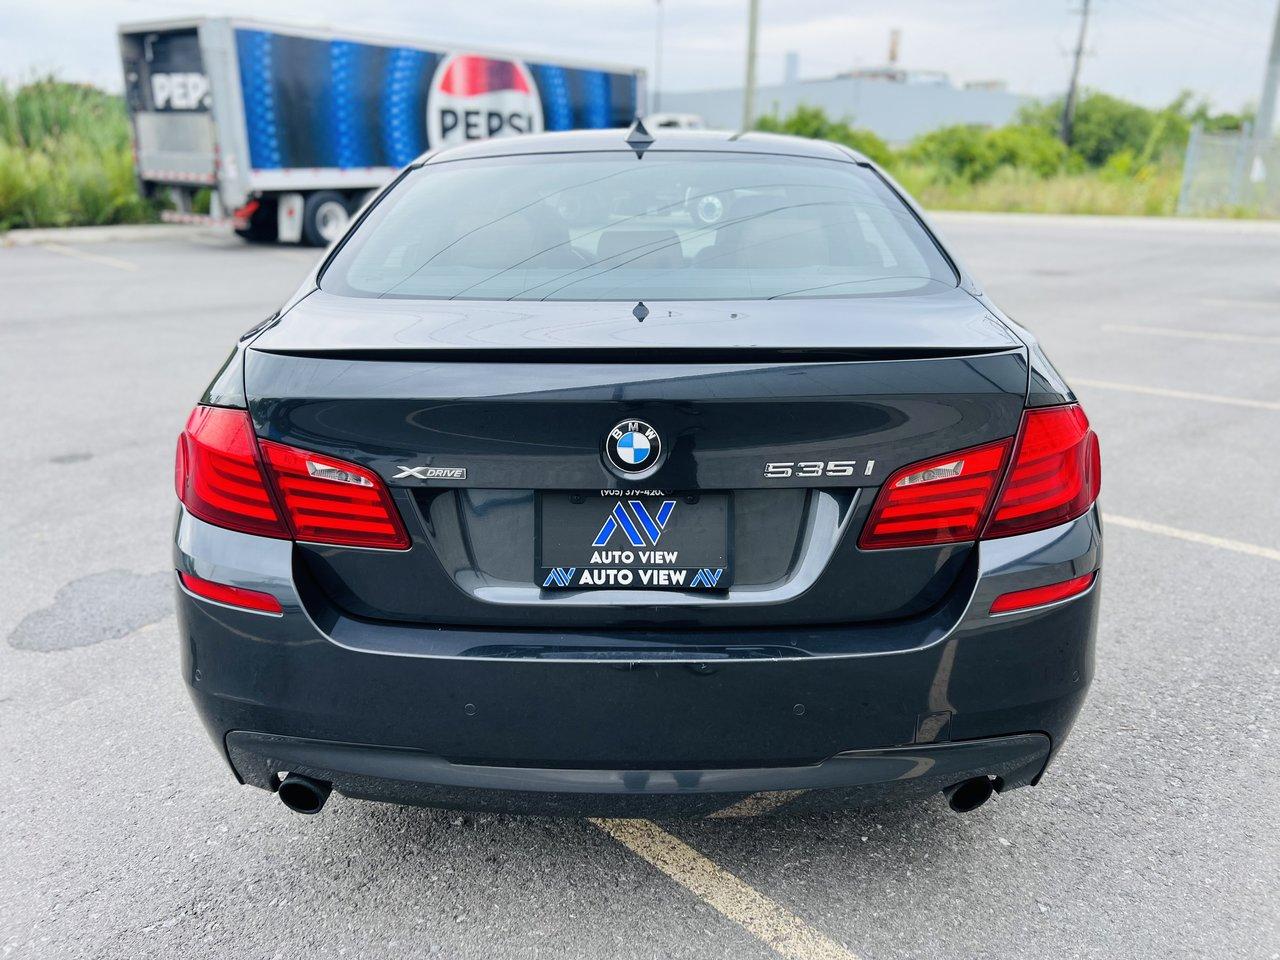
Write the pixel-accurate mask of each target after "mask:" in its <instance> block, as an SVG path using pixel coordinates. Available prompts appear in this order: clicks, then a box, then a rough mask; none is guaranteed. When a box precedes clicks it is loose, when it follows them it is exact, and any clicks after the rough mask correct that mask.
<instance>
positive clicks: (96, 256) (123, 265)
mask: <svg viewBox="0 0 1280 960" xmlns="http://www.w3.org/2000/svg"><path fill="white" fill-rule="evenodd" d="M40 249H41V250H48V251H49V252H50V253H60V254H62V255H63V256H64V257H74V258H75V259H77V260H86V261H88V262H89V263H97V264H101V265H102V266H104V267H114V268H115V269H117V270H125V271H128V272H129V273H136V272H137V271H138V270H141V269H142V268H141V267H139V266H138V265H137V264H136V263H131V262H129V261H128V260H120V259H118V258H117V257H109V256H107V255H106V254H105V253H88V252H87V251H85V250H77V249H76V248H75V247H67V246H63V245H62V244H60V243H42V244H40Z"/></svg>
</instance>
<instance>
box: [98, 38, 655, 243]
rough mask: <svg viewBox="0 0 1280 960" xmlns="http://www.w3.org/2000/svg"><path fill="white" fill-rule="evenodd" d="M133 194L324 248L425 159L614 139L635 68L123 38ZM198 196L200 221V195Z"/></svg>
mask: <svg viewBox="0 0 1280 960" xmlns="http://www.w3.org/2000/svg"><path fill="white" fill-rule="evenodd" d="M119 36H120V53H121V59H122V62H123V67H124V86H125V100H126V103H127V107H128V111H129V117H130V122H131V125H132V128H133V138H134V153H135V160H136V167H137V174H138V180H139V184H140V187H141V189H142V191H143V193H144V194H145V195H147V196H154V195H157V194H160V193H167V194H168V196H169V197H170V199H171V200H172V206H173V208H174V209H172V210H168V211H166V213H165V215H164V216H165V217H166V219H176V220H188V221H198V220H202V219H205V218H206V217H207V218H208V219H209V220H211V221H224V220H227V219H230V220H231V222H232V224H233V226H234V228H235V231H236V232H237V233H238V234H239V235H240V236H242V237H244V238H245V239H246V240H253V241H264V242H270V241H278V242H283V243H303V244H309V245H313V246H323V245H325V244H328V243H330V242H331V241H333V240H334V239H336V238H337V237H339V236H341V235H342V233H343V232H344V231H345V229H346V227H347V223H348V222H349V220H350V218H351V216H352V214H353V213H354V212H355V211H356V210H357V209H359V207H360V206H361V204H362V203H363V202H364V200H365V198H366V197H367V196H368V195H369V194H370V192H371V191H373V190H375V189H377V188H379V187H381V186H382V185H383V184H385V183H386V182H387V181H388V180H390V179H391V177H392V176H393V175H394V174H395V173H396V171H397V170H399V169H400V168H401V167H403V166H405V165H406V164H408V163H410V162H412V161H413V160H414V159H415V158H416V157H418V156H419V155H421V154H423V153H425V152H426V151H428V150H431V149H433V148H436V147H442V146H451V145H453V144H458V143H463V142H466V141H469V140H482V139H485V138H488V137H506V136H517V135H519V134H523V133H538V132H542V131H551V130H574V129H590V128H604V127H625V126H627V125H629V124H630V123H631V122H632V120H633V119H634V118H635V116H636V115H637V114H638V113H639V112H640V105H641V104H643V103H644V96H645V90H644V84H645V77H644V72H643V71H642V70H640V69H639V68H637V67H629V66H617V65H607V64H599V63H588V62H579V61H573V62H570V61H567V60H562V59H559V58H556V59H554V60H552V59H549V58H546V57H537V56H524V55H521V54H517V53H512V52H509V51H497V50H485V49H479V48H473V47H468V48H465V49H449V48H446V47H445V46H443V45H438V44H431V43H420V42H417V41H413V40H408V39H405V38H401V37H385V36H381V37H380V36H374V35H369V34H360V33H351V32H345V31H342V32H339V31H334V30H330V29H328V28H318V27H317V28H310V27H308V28H302V27H293V26H283V25H280V24H273V23H264V22H262V21H257V20H250V19H238V18H227V17H199V18H189V19H175V20H163V21H150V22H146V23H130V24H125V25H123V26H121V27H120V31H119ZM204 190H208V191H209V205H208V213H207V214H206V213H204V212H203V209H200V210H199V212H197V208H198V207H201V208H202V206H203V205H202V204H199V203H198V199H197V198H198V196H199V195H200V193H201V192H202V191H204Z"/></svg>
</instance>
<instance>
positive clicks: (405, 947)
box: [0, 215, 1280, 960]
mask: <svg viewBox="0 0 1280 960" xmlns="http://www.w3.org/2000/svg"><path fill="white" fill-rule="evenodd" d="M939 222H940V224H941V226H942V228H943V231H944V232H945V234H946V236H947V238H948V239H949V240H950V241H951V242H952V243H953V244H954V246H955V247H956V249H957V250H958V251H959V252H960V254H961V255H962V257H963V258H964V259H966V260H967V262H968V263H969V265H970V266H971V267H972V268H973V269H974V270H975V272H976V273H977V274H978V275H979V276H980V277H981V278H982V279H983V280H984V281H985V283H986V284H987V287H988V289H989V290H990V291H991V292H992V293H993V294H994V295H995V297H996V298H997V299H998V300H999V301H1000V303H1001V304H1002V305H1003V306H1004V307H1005V309H1006V310H1008V311H1009V312H1010V313H1011V314H1012V315H1013V316H1014V317H1015V318H1017V319H1019V320H1020V321H1022V322H1024V323H1026V324H1027V325H1029V326H1031V327H1032V328H1034V329H1035V330H1036V331H1037V333H1038V334H1039V335H1040V336H1041V338H1042V340H1043V341H1044V343H1045V344H1046V346H1047V348H1048V349H1049V351H1050V355H1051V356H1052V357H1053V359H1054V360H1055V362H1056V363H1057V364H1058V365H1059V367H1060V368H1061V369H1062V370H1063V371H1064V372H1065V373H1066V374H1067V376H1068V378H1069V379H1071V380H1072V382H1073V383H1074V384H1075V386H1076V389H1077V391H1078V393H1079V394H1080V396H1081V397H1082V399H1083V401H1084V403H1085V405H1086V409H1087V410H1088V412H1089V415H1090V417H1091V419H1092V420H1093V422H1094V424H1095V426H1096V427H1097V429H1098V431H1099V433H1100V434H1101V436H1102V442H1103V457H1104V480H1103V494H1102V504H1103V509H1104V512H1105V514H1106V516H1107V524H1106V528H1107V529H1106V533H1107V538H1108V540H1107V557H1106V564H1105V566H1106V571H1107V573H1106V587H1105V593H1104V599H1103V611H1102V622H1101V627H1100V633H1099V646H1098V660H1099V668H1098V675H1097V679H1096V681H1095V684H1094V687H1093V692H1092V695H1091V699H1090V701H1089V702H1088V704H1087V706H1086V708H1085V711H1084V713H1083V715H1082V717H1081V719H1080V722H1079V723H1078V725H1077V727H1076V729H1075V732H1074V734H1073V738H1072V740H1071V741H1070V742H1069V743H1068V745H1067V747H1066V748H1065V749H1064V751H1063V752H1062V755H1061V757H1060V760H1059V762H1058V763H1057V764H1056V766H1055V767H1054V768H1052V769H1051V771H1050V773H1049V774H1048V775H1047V776H1046V778H1045V780H1044V782H1043V784H1042V785H1041V786H1039V787H1036V788H1032V789H1027V790H1018V791H1015V792H1012V793H1009V794H1007V795H1005V796H1002V797H997V798H996V799H995V800H994V801H993V802H992V803H989V804H988V805H986V806H985V807H983V808H981V809H980V810H979V811H977V812H975V813H973V814H970V815H967V816H959V815H956V814H953V813H951V812H950V811H949V810H948V809H947V808H946V805H945V803H944V801H943V800H942V798H941V797H938V798H935V799H932V800H929V801H927V802H924V803H916V804H911V805H905V806H898V807H889V808H882V809H873V810H864V811H851V812H845V813H839V814H831V815H822V816H806V817H791V818H788V817H771V818H766V819H733V818H724V819H709V820H700V821H683V822H681V821H673V822H662V823H660V824H650V823H648V822H602V823H592V822H588V821H582V820H541V819H526V818H511V817H501V816H481V815H474V814H458V813H451V812H439V811H430V810H421V809H407V808H397V807H390V806H382V805H376V804H371V803H365V802H360V801H354V800H348V799H345V798H342V797H337V796H335V797H334V798H333V800H332V801H331V802H330V804H329V805H328V806H327V807H326V809H325V810H324V812H323V814H322V815H321V816H318V817H313V818H304V817H299V816H297V815H294V814H291V813H290V812H288V811H287V810H286V809H285V808H284V807H283V806H282V805H281V804H279V803H278V802H277V801H275V800H274V799H273V798H271V797H270V796H269V795H267V794H266V793H263V792H260V791H256V790H252V789H250V788H242V787H238V786H236V785H235V783H234V781H233V780H232V778H231V776H230V775H229V773H228V772H227V770H226V769H225V767H224V765H223V763H222V761H221V760H220V759H219V758H218V756H217V755H216V754H215V752H214V749H213V747H212V746H211V744H210V743H209V742H208V740H207V738H206V736H205V734H204V731H203V730H202V729H201V728H200V726H199V724H198V722H197V721H196V718H195V716H194V714H193V713H192V711H191V710H190V709H189V707H188V702H187V697H186V693H185V691H184V689H183V685H182V682H181V680H180V678H179V675H178V653H177V639H176V627H175V622H174V619H173V616H172V614H171V612H170V605H171V598H170V591H171V576H172V564H171V561H170V547H169V526H170V522H171V518H172V512H173V489H172V487H173V484H172V466H171V464H172V453H173V442H174V437H175V436H176V434H177V432H178V430H179V429H180V428H181V425H182V422H183V420H184V418H185V416H186V414H187V412H188V411H189V409H190V407H191V405H192V404H193V402H194V401H195V400H196V399H197V397H198V396H199V394H200V391H201V390H202V388H203V387H204V385H205V384H206V383H207V381H208V379H209V377H210V376H211V374H212V373H213V371H214V370H215V369H216V367H217V365H218V364H219V362H220V361H221V360H222V358H223V357H224V356H225V354H226V352H227V351H228V349H229V347H230V345H231V343H232V342H233V340H234V338H235V337H236V336H237V335H238V334H239V333H240V332H242V331H243V330H245V329H246V328H248V327H249V326H251V325H252V324H253V323H255V322H256V321H258V320H259V319H261V318H262V317H264V316H266V315H267V314H268V313H269V312H270V311H271V310H272V309H273V308H274V306H275V305H276V304H277V303H278V301H279V300H281V299H282V298H283V297H284V296H285V295H287V294H288V293H289V292H290V291H291V290H292V288H293V286H294V285H295V284H296V282H297V281H298V279H299V278H300V277H301V276H302V274H303V273H304V272H305V270H306V267H307V264H308V262H310V261H311V259H312V258H313V256H314V254H313V253H312V252H308V251H302V250H298V249H286V248H272V247H249V246H244V245H241V244H240V243H239V242H238V241H235V240H234V239H232V238H230V237H222V236H217V235H208V236H195V235H192V234H189V233H183V234H181V235H180V236H175V238H174V239H173V240H165V239H155V238H152V239H142V240H137V241H133V242H101V243H94V244H66V243H60V242H58V241H56V240H54V241H51V242H50V243H47V244H36V245H32V246H24V247H16V248H8V249H4V248H0V389H2V390H3V394H2V395H3V399H4V405H3V415H2V416H0V431H2V432H0V441H2V442H0V489H2V490H3V494H0V503H2V504H3V510H0V531H2V533H0V585H2V589H0V638H3V642H0V782H2V783H3V785H4V787H3V789H2V790H0V824H3V829H0V865H2V866H0V957H13V958H27V957H41V958H43V957H51V958H52V957H57V958H65V957H131V958H133V957H159V956H181V957H253V958H258V957H275V956H279V957H301V956H310V957H330V956H333V957H338V956H349V957H374V956H394V957H440V958H450V960H451V958H486V960H488V958H496V957H520V958H534V957H537V958H560V957H573V958H607V957H623V958H667V957H673V958H674V957H690V958H692V957H697V958H707V957H734V958H753V957H773V956H779V955H781V956H785V957H791V958H802V960H830V958H844V960H847V958H849V957H861V958H867V960H890V958H976V957H1001V958H1022V957H1027V958H1040V957H1053V958H1074V957H1091V958H1092V957H1108V958H1111V957H1114V958H1147V957H1151V958H1155V957H1160V958H1166V957H1223V958H1233V960H1237V958H1239V960H1252V958H1272V960H1274V958H1277V957H1280V749H1278V745H1280V744H1278V741H1280V736H1278V734H1280V729H1278V728H1280V722H1278V721H1277V716H1278V715H1280V602H1278V596H1280V479H1278V478H1280V225H1277V224H1271V225H1266V224H1263V225H1255V224H1248V223H1244V224H1233V223H1183V222H1176V223H1167V222H1165V223H1162V222H1155V221H1152V222H1140V223H1132V222H1123V221H1117V222H1110V223H1108V222H1102V223H1100V222H1098V221H1094V220H1089V219H1081V220H1074V221H1073V220H1066V219H1060V218H1004V217H994V218H986V217H979V216H964V215H960V216H950V217H945V218H940V221H939Z"/></svg>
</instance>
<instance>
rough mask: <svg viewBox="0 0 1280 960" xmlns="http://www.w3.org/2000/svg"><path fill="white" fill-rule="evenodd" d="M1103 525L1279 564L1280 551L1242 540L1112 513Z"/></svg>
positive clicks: (1106, 517) (1105, 517)
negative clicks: (1151, 534)
mask: <svg viewBox="0 0 1280 960" xmlns="http://www.w3.org/2000/svg"><path fill="white" fill-rule="evenodd" d="M1102 520H1103V522H1104V523H1113V524H1115V525H1116V526H1117V527H1128V528H1130V529H1131V530H1141V531H1143V532H1144V533H1156V534H1159V535H1160V536H1163V537H1176V538H1177V539H1179V540H1186V541H1188V542H1189V543H1200V544H1204V545H1205V546H1207V547H1218V548H1220V549H1222V550H1234V551H1235V552H1236V553H1243V554H1246V555H1247V556H1250V557H1261V558H1262V559H1264V560H1275V561H1277V562H1280V550H1277V549H1275V548H1274V547H1260V546H1258V545H1257V544H1256V543H1245V542H1244V541H1243V540H1229V539H1227V538H1226V537H1215V536H1214V535H1213V534H1210V533H1198V532H1197V531H1195V530H1183V529H1182V528H1180V527H1169V526H1165V525H1164V524H1163V523H1152V522H1151V521H1149V520H1137V519H1135V518H1134V517H1121V516H1117V515H1116V514H1114V513H1104V514H1103V515H1102Z"/></svg>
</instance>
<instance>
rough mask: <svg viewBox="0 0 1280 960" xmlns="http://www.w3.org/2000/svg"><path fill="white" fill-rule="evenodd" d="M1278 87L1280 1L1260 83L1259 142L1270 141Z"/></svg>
mask: <svg viewBox="0 0 1280 960" xmlns="http://www.w3.org/2000/svg"><path fill="white" fill-rule="evenodd" d="M1277 87H1280V0H1277V3H1276V22H1275V26H1273V27H1272V28H1271V53H1270V54H1269V55H1268V56H1267V73H1266V77H1265V78H1264V79H1263V81H1262V97H1261V99H1259V101H1258V117H1257V119H1256V120H1255V121H1254V126H1253V129H1254V135H1255V136H1256V137H1257V138H1258V140H1259V142H1261V143H1265V142H1266V141H1267V140H1270V139H1271V134H1272V132H1273V129H1274V127H1275V123H1276V88H1277Z"/></svg>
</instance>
